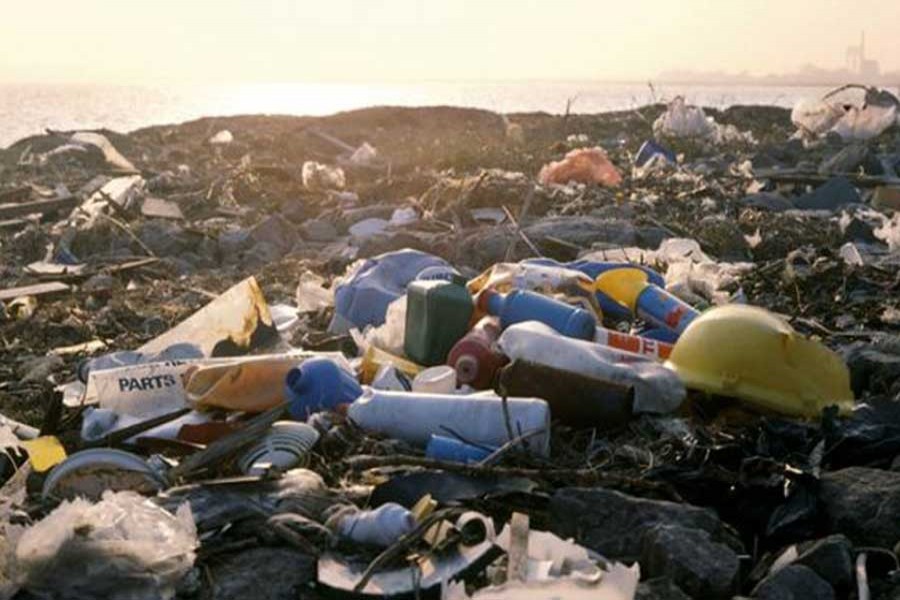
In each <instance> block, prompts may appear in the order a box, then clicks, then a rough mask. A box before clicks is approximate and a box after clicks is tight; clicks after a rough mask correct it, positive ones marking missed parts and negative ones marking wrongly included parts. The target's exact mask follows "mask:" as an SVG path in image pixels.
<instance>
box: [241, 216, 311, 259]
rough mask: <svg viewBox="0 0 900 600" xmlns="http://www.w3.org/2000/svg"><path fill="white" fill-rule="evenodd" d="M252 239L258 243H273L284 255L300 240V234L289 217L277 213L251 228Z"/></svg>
mask: <svg viewBox="0 0 900 600" xmlns="http://www.w3.org/2000/svg"><path fill="white" fill-rule="evenodd" d="M250 239H251V240H253V241H254V242H256V243H257V244H260V243H263V242H264V243H267V244H271V245H273V246H275V247H276V248H278V250H279V251H280V252H281V254H282V255H284V254H287V253H288V252H290V251H291V250H292V249H293V248H294V246H295V245H296V244H297V243H298V242H300V234H299V233H297V229H296V228H295V227H294V226H293V225H291V224H290V222H288V220H287V219H285V218H284V217H282V216H281V215H277V214H276V215H272V216H270V217H268V218H267V219H263V220H262V221H260V222H259V223H257V224H256V225H255V226H254V227H253V228H252V229H251V230H250Z"/></svg>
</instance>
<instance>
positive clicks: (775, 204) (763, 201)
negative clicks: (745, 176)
mask: <svg viewBox="0 0 900 600" xmlns="http://www.w3.org/2000/svg"><path fill="white" fill-rule="evenodd" d="M740 202H741V204H743V205H745V206H750V207H752V208H758V209H761V210H771V211H772V212H783V211H786V210H790V209H792V208H794V205H793V203H791V201H790V200H788V199H787V198H785V197H784V196H782V195H781V194H778V193H775V192H760V193H758V194H750V195H749V196H746V197H744V198H743V199H742V200H741V201H740Z"/></svg>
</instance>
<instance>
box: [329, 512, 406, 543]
mask: <svg viewBox="0 0 900 600" xmlns="http://www.w3.org/2000/svg"><path fill="white" fill-rule="evenodd" d="M336 520H337V532H338V534H340V535H341V536H342V537H344V538H347V539H349V540H353V541H354V542H358V543H360V544H369V545H372V546H380V547H382V548H384V547H387V546H390V545H391V544H393V543H394V542H396V541H397V540H398V539H399V538H401V537H402V536H404V535H406V534H408V533H411V532H412V531H413V530H414V529H415V528H416V519H415V517H414V516H413V514H412V513H411V512H409V511H408V510H407V509H405V508H403V507H402V506H400V505H399V504H396V503H394V502H388V503H387V504H382V505H381V506H379V507H378V508H376V509H375V510H360V511H353V510H349V511H346V512H345V513H342V514H339V515H338V516H337V519H336Z"/></svg>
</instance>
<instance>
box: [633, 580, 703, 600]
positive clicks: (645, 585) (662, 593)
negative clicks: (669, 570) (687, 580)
mask: <svg viewBox="0 0 900 600" xmlns="http://www.w3.org/2000/svg"><path fill="white" fill-rule="evenodd" d="M634 600H691V597H690V596H688V595H687V594H685V593H684V592H683V591H682V590H681V588H679V587H678V586H677V585H675V584H674V583H673V582H672V580H671V579H669V578H667V577H656V578H654V579H648V580H647V581H642V582H641V583H639V584H638V586H637V592H636V593H635V595H634Z"/></svg>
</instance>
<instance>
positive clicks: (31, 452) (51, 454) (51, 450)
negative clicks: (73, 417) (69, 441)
mask: <svg viewBox="0 0 900 600" xmlns="http://www.w3.org/2000/svg"><path fill="white" fill-rule="evenodd" d="M22 447H23V448H25V451H26V452H28V459H29V460H30V461H31V468H33V469H34V470H35V471H37V472H38V473H43V472H44V471H47V470H49V469H51V468H52V467H55V466H56V465H57V464H59V463H61V462H62V461H64V460H65V459H66V449H65V448H63V445H62V444H61V443H60V441H59V439H57V438H56V437H54V436H52V435H45V436H42V437H39V438H35V439H33V440H26V441H24V442H22Z"/></svg>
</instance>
